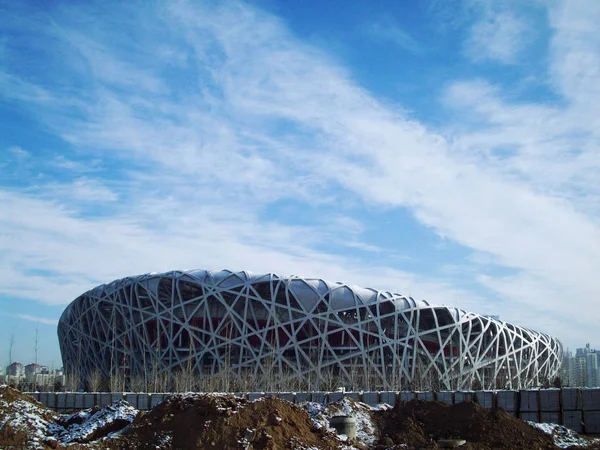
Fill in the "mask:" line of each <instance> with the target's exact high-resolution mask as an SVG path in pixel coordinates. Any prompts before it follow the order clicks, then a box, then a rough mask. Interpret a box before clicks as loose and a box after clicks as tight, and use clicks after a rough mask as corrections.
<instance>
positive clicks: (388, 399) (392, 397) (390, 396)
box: [380, 391, 396, 406]
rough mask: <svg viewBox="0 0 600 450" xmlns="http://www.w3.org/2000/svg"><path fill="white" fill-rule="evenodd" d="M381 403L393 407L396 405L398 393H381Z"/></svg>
mask: <svg viewBox="0 0 600 450" xmlns="http://www.w3.org/2000/svg"><path fill="white" fill-rule="evenodd" d="M380 400H381V403H385V404H388V405H391V406H395V405H396V392H392V391H385V392H381V393H380Z"/></svg>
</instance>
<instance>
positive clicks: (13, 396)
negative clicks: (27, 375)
mask: <svg viewBox="0 0 600 450" xmlns="http://www.w3.org/2000/svg"><path fill="white" fill-rule="evenodd" d="M16 400H23V401H26V402H27V403H32V404H34V405H38V406H40V407H44V406H43V405H42V404H41V403H40V402H38V401H37V400H36V399H35V398H33V397H32V396H31V395H27V394H23V393H21V392H20V391H17V390H16V389H14V388H11V387H10V386H7V385H2V386H0V401H1V402H4V403H7V404H10V403H12V402H14V401H16Z"/></svg>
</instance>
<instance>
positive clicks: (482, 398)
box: [475, 391, 496, 408]
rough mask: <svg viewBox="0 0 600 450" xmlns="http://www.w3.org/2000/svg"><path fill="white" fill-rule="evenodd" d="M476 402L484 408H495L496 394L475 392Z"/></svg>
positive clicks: (492, 392)
mask: <svg viewBox="0 0 600 450" xmlns="http://www.w3.org/2000/svg"><path fill="white" fill-rule="evenodd" d="M475 401H476V402H477V403H478V404H480V405H481V406H483V407H484V408H495V407H496V393H495V392H494V391H475Z"/></svg>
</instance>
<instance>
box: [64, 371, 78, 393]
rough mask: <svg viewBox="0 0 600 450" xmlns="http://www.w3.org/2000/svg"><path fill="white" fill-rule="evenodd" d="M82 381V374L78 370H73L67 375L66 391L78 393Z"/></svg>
mask: <svg viewBox="0 0 600 450" xmlns="http://www.w3.org/2000/svg"><path fill="white" fill-rule="evenodd" d="M80 381H81V374H80V373H79V370H78V369H72V370H71V371H69V372H67V373H66V374H65V389H66V390H67V391H69V392H76V391H78V390H79V387H80Z"/></svg>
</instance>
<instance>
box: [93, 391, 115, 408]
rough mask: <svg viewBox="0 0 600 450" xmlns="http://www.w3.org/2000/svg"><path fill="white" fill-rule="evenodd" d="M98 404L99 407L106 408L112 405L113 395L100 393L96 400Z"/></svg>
mask: <svg viewBox="0 0 600 450" xmlns="http://www.w3.org/2000/svg"><path fill="white" fill-rule="evenodd" d="M96 401H97V402H98V406H106V405H110V404H111V403H112V393H110V392H100V395H99V396H98V398H97V399H96Z"/></svg>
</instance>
